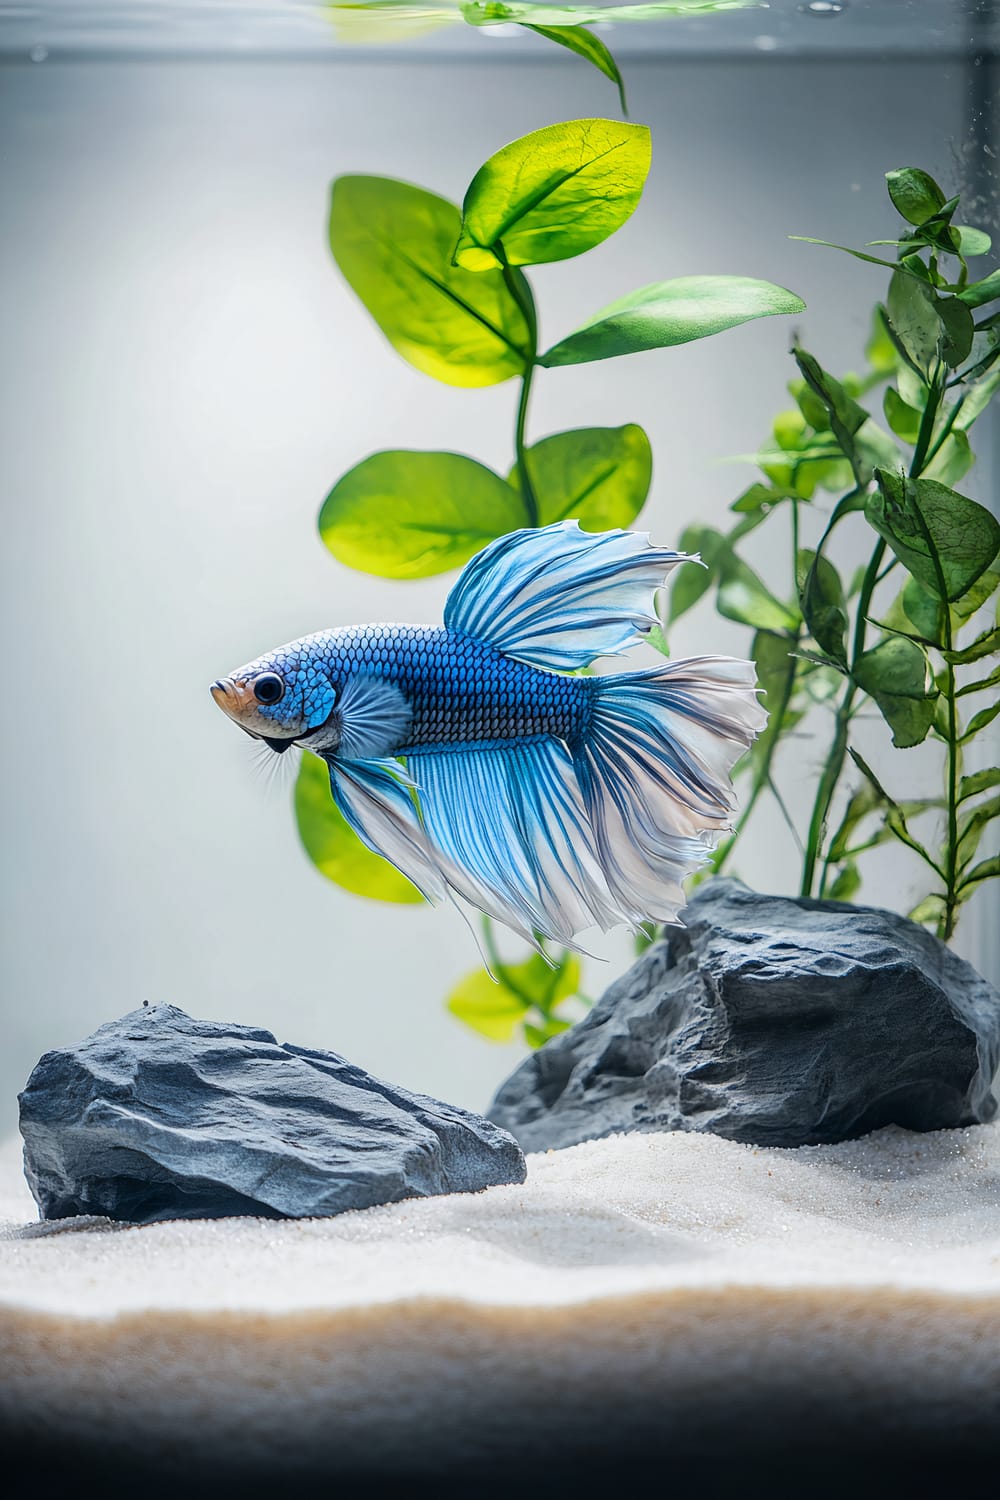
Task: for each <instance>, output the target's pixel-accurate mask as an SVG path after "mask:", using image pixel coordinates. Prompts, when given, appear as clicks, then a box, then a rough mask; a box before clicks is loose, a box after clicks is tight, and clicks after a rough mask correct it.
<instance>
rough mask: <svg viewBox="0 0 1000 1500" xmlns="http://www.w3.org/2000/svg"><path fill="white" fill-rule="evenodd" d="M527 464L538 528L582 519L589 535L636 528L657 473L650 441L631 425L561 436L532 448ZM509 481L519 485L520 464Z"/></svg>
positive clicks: (560, 434) (583, 428)
mask: <svg viewBox="0 0 1000 1500" xmlns="http://www.w3.org/2000/svg"><path fill="white" fill-rule="evenodd" d="M527 462H528V473H529V475H530V476H531V485H532V489H533V490H534V492H535V495H536V496H537V497H538V524H539V526H548V525H550V524H551V523H552V522H553V521H571V520H577V521H579V522H580V524H581V526H582V527H583V529H584V531H610V530H611V529H612V528H614V527H616V526H621V527H628V526H631V524H632V522H633V521H634V520H635V518H636V516H637V515H638V514H639V512H640V510H642V507H643V506H644V505H645V503H646V496H647V495H648V494H649V482H650V479H651V478H652V473H653V454H652V450H651V449H650V446H649V438H648V437H647V436H646V434H645V433H644V432H643V430H642V428H641V427H637V426H636V425H635V424H634V423H632V422H630V423H628V425H627V426H625V427H580V428H577V429H575V430H574V431H573V432H557V433H555V434H554V435H553V436H552V437H547V438H543V439H542V441H541V442H540V443H535V445H534V447H532V448H529V449H528V452H527ZM508 478H509V483H510V484H512V485H514V486H518V485H519V484H520V480H519V477H518V471H517V468H516V466H515V467H514V468H513V469H512V470H511V472H510V475H509V477H508Z"/></svg>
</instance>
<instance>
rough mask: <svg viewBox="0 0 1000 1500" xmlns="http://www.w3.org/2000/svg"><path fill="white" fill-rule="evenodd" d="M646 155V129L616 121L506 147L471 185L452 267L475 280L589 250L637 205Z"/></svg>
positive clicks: (557, 128)
mask: <svg viewBox="0 0 1000 1500" xmlns="http://www.w3.org/2000/svg"><path fill="white" fill-rule="evenodd" d="M650 149H651V148H650V135H649V129H648V127H647V126H645V125H629V124H627V123H626V122H624V121H622V120H567V121H566V122H565V123H562V124H558V125H546V126H545V127H544V129H542V130H533V131H532V132H531V134H530V135H526V136H523V137H522V138H521V139H520V140H517V141H512V142H511V144H510V145H509V146H504V148H503V150H502V151H498V152H497V153H496V155H495V156H491V157H490V159H489V161H488V162H486V163H485V164H484V165H483V166H482V167H480V169H479V171H478V172H477V173H476V175H475V177H474V178H473V179H472V182H471V184H470V186H469V190H468V192H467V193H466V195H465V203H464V204H463V207H462V230H461V237H460V238H459V241H458V245H457V248H456V250H455V260H456V261H457V262H458V264H459V265H460V266H464V267H466V269H468V270H470V271H475V272H479V271H483V270H488V269H489V268H491V267H496V266H498V265H500V264H501V262H502V259H503V258H506V260H507V262H508V263H509V264H510V265H512V266H537V265H541V264H543V263H544V262H546V261H553V260H569V259H570V258H571V257H572V256H574V255H581V254H582V253H583V252H584V251H585V250H590V249H592V248H593V247H594V246H595V245H599V244H600V243H601V241H602V240H606V239H607V238H608V236H609V235H611V234H614V232H615V230H616V229H620V228H621V226H622V225H623V224H624V223H625V220H626V219H627V218H628V217H629V215H630V214H631V213H632V212H633V210H634V209H635V207H636V204H637V203H638V202H639V199H640V198H641V197H642V188H643V183H644V182H645V181H646V177H647V175H648V173H649V161H650ZM500 247H502V251H501V249H500Z"/></svg>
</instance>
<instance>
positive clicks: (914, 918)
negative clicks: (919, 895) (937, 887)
mask: <svg viewBox="0 0 1000 1500" xmlns="http://www.w3.org/2000/svg"><path fill="white" fill-rule="evenodd" d="M943 906H944V897H943V896H939V895H938V894H937V893H936V892H933V891H932V892H931V894H930V895H929V896H925V897H924V899H923V900H922V901H918V902H917V904H916V906H915V907H913V909H912V911H908V912H907V914H906V915H907V918H908V919H909V921H911V922H917V923H918V924H923V923H924V922H936V921H937V920H938V918H939V917H940V915H941V909H942V907H943Z"/></svg>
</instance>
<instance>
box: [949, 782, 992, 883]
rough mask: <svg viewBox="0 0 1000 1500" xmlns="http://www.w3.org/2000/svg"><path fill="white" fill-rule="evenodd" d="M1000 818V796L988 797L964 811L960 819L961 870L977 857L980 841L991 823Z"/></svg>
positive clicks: (959, 854) (958, 850)
mask: <svg viewBox="0 0 1000 1500" xmlns="http://www.w3.org/2000/svg"><path fill="white" fill-rule="evenodd" d="M995 818H1000V797H987V799H986V801H985V802H979V803H977V805H976V806H975V807H972V808H970V809H969V811H968V812H966V813H963V814H962V816H961V817H960V818H959V820H958V845H957V859H958V867H959V869H960V870H962V869H964V868H965V866H966V865H968V864H970V863H971V861H972V860H973V859H974V858H975V854H976V850H977V849H978V848H979V841H980V839H981V838H982V836H983V834H984V833H985V832H986V829H987V828H988V827H989V825H990V823H992V822H993V820H994V819H995Z"/></svg>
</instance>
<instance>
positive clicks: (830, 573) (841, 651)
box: [797, 549, 847, 665]
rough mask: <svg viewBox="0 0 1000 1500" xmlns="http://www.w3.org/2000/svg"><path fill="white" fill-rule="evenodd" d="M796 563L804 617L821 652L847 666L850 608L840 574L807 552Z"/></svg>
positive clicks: (828, 564)
mask: <svg viewBox="0 0 1000 1500" xmlns="http://www.w3.org/2000/svg"><path fill="white" fill-rule="evenodd" d="M797 564H798V571H799V575H800V577H801V578H802V582H801V584H800V588H799V603H800V605H801V607H802V617H803V619H804V620H805V622H806V624H807V625H808V627H809V629H810V630H811V631H812V634H813V639H814V640H815V641H816V644H817V645H818V646H819V647H820V649H821V650H822V651H825V652H826V653H827V655H828V656H831V657H833V659H834V660H835V661H839V662H842V663H843V664H844V665H846V663H847V649H846V646H845V644H844V637H845V633H846V630H847V607H846V604H845V601H844V587H843V584H842V583H841V581H840V574H839V573H838V572H837V570H836V568H835V567H834V566H833V564H832V563H831V562H829V561H828V559H827V558H825V557H823V556H822V555H817V554H816V553H815V552H812V551H809V550H805V549H804V550H802V551H800V552H799V555H798V559H797Z"/></svg>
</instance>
